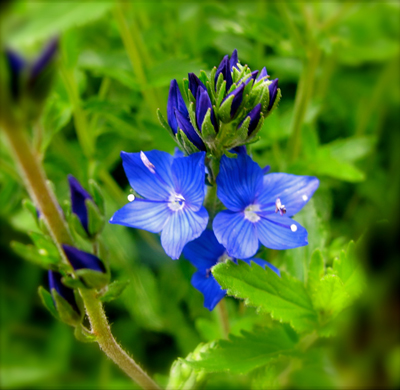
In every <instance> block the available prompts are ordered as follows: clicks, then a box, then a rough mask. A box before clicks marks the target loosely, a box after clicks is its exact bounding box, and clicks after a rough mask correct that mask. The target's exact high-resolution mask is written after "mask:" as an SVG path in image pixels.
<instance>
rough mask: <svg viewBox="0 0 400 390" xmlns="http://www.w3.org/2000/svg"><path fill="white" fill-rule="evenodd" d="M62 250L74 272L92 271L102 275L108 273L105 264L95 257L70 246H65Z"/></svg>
mask: <svg viewBox="0 0 400 390" xmlns="http://www.w3.org/2000/svg"><path fill="white" fill-rule="evenodd" d="M62 248H63V250H64V253H65V255H66V256H67V259H68V261H69V262H70V264H71V265H72V268H73V269H74V270H80V269H91V270H93V271H98V272H102V273H104V272H106V268H105V267H104V264H103V263H102V262H101V260H100V259H99V258H98V257H96V256H95V255H92V254H91V253H87V252H84V251H81V250H79V249H77V248H74V247H73V246H69V245H63V246H62Z"/></svg>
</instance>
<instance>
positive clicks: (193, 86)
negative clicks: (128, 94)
mask: <svg viewBox="0 0 400 390" xmlns="http://www.w3.org/2000/svg"><path fill="white" fill-rule="evenodd" d="M188 76H189V89H190V91H191V92H192V95H193V97H194V98H195V97H196V96H197V91H198V89H199V87H201V88H203V89H204V90H206V91H207V88H206V86H205V85H204V84H203V83H202V81H201V80H200V79H199V78H198V77H197V76H196V75H195V74H194V73H189V74H188Z"/></svg>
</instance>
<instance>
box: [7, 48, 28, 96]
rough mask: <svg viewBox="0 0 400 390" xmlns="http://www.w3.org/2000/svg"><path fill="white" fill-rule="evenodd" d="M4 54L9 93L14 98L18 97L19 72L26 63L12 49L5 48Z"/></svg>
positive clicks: (19, 87)
mask: <svg viewBox="0 0 400 390" xmlns="http://www.w3.org/2000/svg"><path fill="white" fill-rule="evenodd" d="M5 54H6V58H7V62H8V68H9V71H10V89H11V95H12V97H13V98H14V99H18V97H19V95H20V90H21V86H20V82H21V73H22V71H23V69H24V67H25V66H26V63H25V61H24V60H23V58H21V57H20V56H19V55H18V54H17V53H15V52H13V51H12V50H9V49H7V50H6V52H5Z"/></svg>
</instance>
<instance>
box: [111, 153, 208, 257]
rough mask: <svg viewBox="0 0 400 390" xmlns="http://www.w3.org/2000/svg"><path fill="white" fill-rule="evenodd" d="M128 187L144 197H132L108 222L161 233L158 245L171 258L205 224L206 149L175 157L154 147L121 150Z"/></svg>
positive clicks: (196, 234)
mask: <svg viewBox="0 0 400 390" xmlns="http://www.w3.org/2000/svg"><path fill="white" fill-rule="evenodd" d="M121 157H122V160H123V166H124V169H125V173H126V175H127V177H128V180H129V183H130V185H131V187H132V188H133V189H134V190H135V191H136V192H137V193H138V194H139V195H141V196H142V197H143V198H144V199H138V198H137V199H135V200H134V201H132V202H131V203H128V204H127V205H125V206H124V207H123V208H122V209H120V210H118V211H117V212H116V213H115V214H114V215H113V217H112V218H111V220H110V222H111V223H115V224H119V225H125V226H129V227H134V228H138V229H144V230H148V231H149V232H152V233H160V232H161V244H162V246H163V248H164V250H165V252H166V253H167V255H168V256H170V257H171V258H173V259H178V258H179V256H180V254H181V252H182V249H183V247H184V246H185V245H186V244H187V243H188V242H189V241H192V240H194V239H195V238H197V237H199V236H200V234H201V233H202V232H203V230H204V229H205V228H206V226H207V222H208V213H207V210H206V209H205V208H204V207H203V206H202V204H203V200H204V193H205V185H204V180H205V166H204V157H205V152H198V153H194V154H192V155H190V156H188V157H177V158H174V157H172V156H171V155H169V154H168V153H165V152H160V151H158V150H153V151H150V152H146V153H143V152H140V153H125V152H122V153H121Z"/></svg>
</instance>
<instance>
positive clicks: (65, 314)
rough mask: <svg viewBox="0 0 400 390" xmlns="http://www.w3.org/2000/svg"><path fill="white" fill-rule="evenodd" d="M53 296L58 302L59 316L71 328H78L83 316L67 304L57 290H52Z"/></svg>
mask: <svg viewBox="0 0 400 390" xmlns="http://www.w3.org/2000/svg"><path fill="white" fill-rule="evenodd" d="M51 295H52V296H53V297H54V300H55V301H56V307H57V312H58V315H59V316H60V319H61V321H62V322H65V323H66V324H68V325H71V326H77V325H78V324H79V323H80V322H81V319H82V315H81V314H78V313H77V312H76V311H75V309H74V308H73V307H72V306H71V305H70V304H69V302H67V301H66V300H65V299H64V298H63V297H62V296H61V295H60V294H58V292H57V290H56V289H55V288H53V289H52V291H51Z"/></svg>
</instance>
